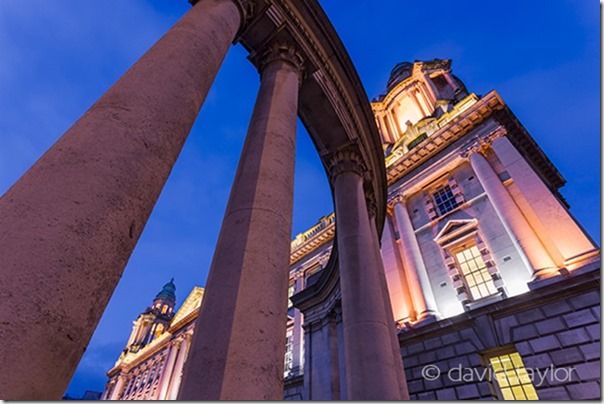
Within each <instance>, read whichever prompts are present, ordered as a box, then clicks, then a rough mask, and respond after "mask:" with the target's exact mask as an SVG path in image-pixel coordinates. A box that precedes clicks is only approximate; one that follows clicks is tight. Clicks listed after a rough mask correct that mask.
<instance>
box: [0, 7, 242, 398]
mask: <svg viewBox="0 0 604 404" xmlns="http://www.w3.org/2000/svg"><path fill="white" fill-rule="evenodd" d="M240 19H241V17H240V13H239V10H238V8H237V6H236V5H235V4H234V3H233V2H232V0H202V1H200V2H199V3H198V4H197V5H196V6H195V7H193V8H192V9H191V10H190V11H189V12H188V13H187V14H186V15H185V16H184V17H183V18H181V20H180V21H179V22H178V23H176V25H175V26H174V27H172V28H171V29H170V30H169V31H168V32H167V33H166V34H165V35H164V36H163V37H162V38H161V39H160V40H159V41H158V42H157V44H155V45H154V46H153V47H152V48H151V49H150V50H149V51H148V52H147V53H146V54H145V55H144V56H143V57H142V58H141V59H140V60H139V61H138V62H137V63H136V64H135V65H134V66H132V67H131V68H130V69H129V70H128V71H127V72H126V73H125V74H124V76H123V77H122V78H121V79H120V80H119V81H118V82H117V83H116V84H114V85H113V86H112V87H111V88H110V89H109V90H108V91H107V92H106V93H105V95H103V96H102V97H101V98H100V99H99V100H98V101H97V102H96V103H95V104H94V105H93V106H92V107H91V108H90V109H89V110H88V111H87V112H86V113H85V114H84V115H83V116H82V117H81V118H80V119H79V120H78V121H77V122H76V123H75V124H74V126H72V127H71V128H70V129H69V130H68V131H67V132H66V133H65V134H64V135H63V136H62V137H61V138H60V139H59V140H58V141H57V142H56V143H55V144H54V145H53V146H52V147H51V148H50V149H49V150H48V151H47V152H46V153H45V154H44V155H43V156H42V157H41V158H40V159H39V160H38V161H37V162H36V163H35V164H34V165H33V166H32V167H31V168H30V169H29V170H28V171H27V172H26V173H25V174H24V175H23V176H22V177H21V178H20V179H19V180H18V181H17V182H16V183H15V184H14V185H13V186H12V187H11V188H10V189H9V190H8V192H7V193H6V194H5V195H4V196H3V197H2V198H1V199H0V256H1V257H2V268H1V278H2V282H0V301H2V304H1V305H0V323H1V324H5V325H3V326H2V327H1V329H0V336H1V338H2V341H3V342H2V344H0V357H1V358H2V359H3V361H5V363H10V364H11V365H10V366H3V367H2V370H0V391H1V392H2V394H3V395H2V398H3V399H6V400H8V399H11V400H18V399H29V400H37V399H46V400H52V399H55V400H57V399H60V398H61V396H62V394H63V392H64V391H65V389H66V387H67V384H68V382H69V380H70V378H71V376H72V374H73V372H74V370H75V368H76V366H77V364H78V362H79V360H80V357H81V355H82V353H83V352H84V350H85V348H86V345H87V344H88V341H89V340H90V337H91V336H92V333H93V331H94V329H95V328H96V325H97V323H98V321H99V319H100V316H101V314H102V313H103V310H104V309H105V306H106V304H107V302H108V300H109V297H110V296H111V294H112V293H113V290H114V288H115V286H116V284H117V282H118V280H119V279H120V277H121V275H122V271H123V269H124V267H125V265H126V262H127V261H128V258H129V257H130V254H131V252H132V249H133V248H134V245H135V244H136V241H137V240H138V238H139V236H140V234H141V232H142V229H143V227H144V225H145V223H146V221H147V218H148V217H149V214H150V213H151V210H152V209H153V206H154V204H155V201H156V200H157V198H158V196H159V194H160V192H161V189H162V187H163V185H164V183H165V181H166V179H167V177H168V174H169V173H170V170H171V169H172V166H173V164H174V162H175V160H176V158H177V156H178V154H179V152H180V150H181V148H182V146H183V143H184V141H185V139H186V137H187V135H188V133H189V131H190V129H191V127H192V125H193V123H194V121H195V118H196V116H197V114H198V112H199V109H200V107H201V105H202V103H203V101H204V99H205V97H206V94H207V93H208V90H209V88H210V85H211V83H212V81H213V80H214V77H215V75H216V73H217V71H218V68H219V66H220V64H221V62H222V60H223V58H224V56H225V54H226V52H227V49H228V48H229V46H230V44H231V43H232V41H233V39H234V37H235V34H236V32H237V30H238V28H239V25H240ZM41 341H44V342H43V343H42V342H41Z"/></svg>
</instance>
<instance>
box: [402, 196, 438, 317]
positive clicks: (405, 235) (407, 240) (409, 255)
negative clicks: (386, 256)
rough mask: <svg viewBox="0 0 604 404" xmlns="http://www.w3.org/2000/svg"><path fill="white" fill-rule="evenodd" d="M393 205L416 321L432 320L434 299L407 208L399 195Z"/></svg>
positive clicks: (435, 313) (434, 305)
mask: <svg viewBox="0 0 604 404" xmlns="http://www.w3.org/2000/svg"><path fill="white" fill-rule="evenodd" d="M393 205H394V217H395V218H396V224H397V228H398V233H399V242H400V244H399V247H400V248H401V257H402V259H403V267H404V268H405V276H406V277H407V282H408V285H409V293H411V299H412V301H413V307H414V308H415V312H416V316H417V320H424V319H426V318H429V317H432V318H434V317H436V316H437V315H438V308H437V306H436V299H434V293H433V292H432V285H431V284H430V278H429V277H428V271H427V270H426V265H425V264H424V259H423V257H422V253H421V251H420V249H419V243H418V242H417V237H416V236H415V230H414V229H413V224H412V223H411V218H410V217H409V212H408V211H407V206H406V204H405V201H404V199H403V197H402V196H401V195H398V196H397V197H396V198H394V200H393Z"/></svg>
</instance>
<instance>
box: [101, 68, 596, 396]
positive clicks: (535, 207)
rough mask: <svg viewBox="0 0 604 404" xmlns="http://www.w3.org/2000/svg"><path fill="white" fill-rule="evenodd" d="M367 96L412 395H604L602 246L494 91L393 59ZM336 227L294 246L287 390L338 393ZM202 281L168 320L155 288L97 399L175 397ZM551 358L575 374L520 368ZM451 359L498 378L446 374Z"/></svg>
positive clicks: (386, 250)
mask: <svg viewBox="0 0 604 404" xmlns="http://www.w3.org/2000/svg"><path fill="white" fill-rule="evenodd" d="M372 107H373V111H374V114H375V119H376V122H377V124H378V128H379V129H380V133H381V136H382V143H383V148H384V153H385V156H386V172H387V179H388V184H389V188H388V195H389V205H388V208H389V211H388V216H387V219H386V225H385V227H384V231H383V234H382V239H381V252H382V258H383V262H384V266H385V270H386V278H387V279H386V280H387V284H388V291H389V295H390V302H391V307H392V313H393V317H394V320H395V321H396V322H397V324H398V327H399V334H398V336H399V342H400V347H401V354H402V357H403V363H404V366H405V373H406V379H407V386H408V390H409V393H410V397H411V398H412V399H448V400H455V399H478V398H492V399H536V398H539V399H582V398H585V399H588V398H599V395H600V393H599V382H600V374H599V363H600V362H599V360H600V323H599V321H600V320H599V314H600V310H599V304H600V294H599V290H600V283H599V280H600V261H599V249H598V247H597V246H596V245H595V244H594V242H593V241H592V240H591V239H590V238H589V237H588V236H587V235H586V234H585V232H584V231H583V230H582V229H581V227H580V225H579V224H578V223H576V221H575V220H574V218H573V217H572V216H571V215H570V213H569V211H568V206H567V204H566V202H565V201H564V199H563V197H562V195H561V194H560V192H559V189H560V187H561V186H562V185H563V184H564V182H565V180H564V178H563V177H562V176H561V174H560V173H559V172H558V171H557V169H556V168H555V167H554V165H553V164H552V162H551V161H549V159H548V158H547V157H546V156H545V154H544V153H543V151H542V150H541V149H540V148H539V146H538V145H537V144H536V143H535V141H534V140H533V139H532V137H531V136H530V135H529V134H528V132H527V131H526V129H525V128H524V127H523V126H522V125H521V124H520V122H519V121H518V120H517V118H516V117H515V116H514V114H513V113H512V112H511V111H510V109H509V108H508V106H507V105H506V104H505V103H504V101H503V100H502V99H501V97H500V96H499V94H497V93H496V92H495V91H491V92H489V93H487V94H486V95H483V96H478V95H477V94H474V93H471V92H468V90H467V89H466V87H465V86H464V84H463V83H462V82H461V81H460V80H459V79H458V78H457V77H455V76H454V75H453V74H452V72H451V62H450V61H449V60H433V61H428V62H414V63H400V64H398V65H397V66H395V68H394V69H393V71H392V74H391V77H390V79H389V81H388V83H387V89H386V92H385V93H384V94H383V95H381V96H379V97H377V98H376V99H375V100H374V101H373V102H372ZM334 234H335V218H334V216H333V215H328V216H326V217H323V218H321V220H320V221H319V223H317V224H316V225H315V226H313V227H312V228H311V229H309V230H308V231H306V232H304V233H302V234H299V235H298V236H296V238H295V239H294V240H293V241H292V244H291V257H290V264H291V266H290V286H289V291H288V292H289V293H288V294H289V296H290V297H291V301H290V306H289V309H288V318H287V322H288V330H287V335H286V355H285V380H286V384H285V386H286V391H285V397H286V398H288V399H346V398H347V397H346V393H345V392H346V386H345V380H346V378H345V377H344V372H345V368H346V366H345V363H346V358H345V357H344V350H343V343H342V341H343V323H342V308H341V302H340V300H341V293H340V287H339V279H338V273H337V271H336V270H333V267H330V266H328V265H326V264H327V262H328V260H329V256H330V251H331V248H332V240H333V238H334ZM202 293H203V292H202V290H201V289H195V290H194V291H193V292H192V295H190V296H189V298H187V300H186V301H185V303H184V304H183V307H182V308H181V309H180V310H179V311H178V312H177V313H176V315H175V316H174V318H173V319H172V320H170V319H169V316H168V317H165V316H164V317H162V315H165V314H166V313H163V314H162V313H161V312H160V313H159V314H158V313H157V312H156V311H157V309H158V307H161V305H160V306H157V303H156V302H157V300H156V301H154V304H153V305H152V306H151V307H150V308H149V309H148V310H147V311H146V312H145V313H143V314H142V315H141V316H140V317H139V319H138V320H137V321H136V322H135V327H134V330H133V332H132V335H131V337H130V340H129V341H128V346H127V348H126V350H125V351H124V353H123V354H122V356H121V357H120V359H119V360H118V362H117V363H116V366H115V367H114V368H113V369H112V370H110V372H109V376H110V382H109V384H108V386H109V387H108V389H107V391H106V392H105V395H104V398H128V399H143V398H151V399H154V398H160V399H161V398H173V397H175V394H176V392H175V389H177V388H178V387H177V386H178V384H175V385H169V383H170V381H168V382H165V380H173V379H174V380H179V377H180V373H179V372H180V371H181V369H182V361H184V359H185V357H186V352H187V351H186V349H184V348H181V350H180V351H179V352H182V354H180V355H179V354H177V353H175V352H173V351H175V349H174V348H173V347H172V348H170V349H169V351H168V345H170V344H172V343H173V341H175V340H178V339H179V338H184V340H185V341H186V336H187V335H188V333H190V332H192V330H191V327H192V323H193V320H194V318H195V316H196V310H195V308H196V307H198V305H199V301H200V298H201V295H202ZM193 295H194V296H195V297H192V296H193ZM160 296H161V294H160V295H158V298H159V297H160ZM191 299H193V300H194V301H195V303H194V304H193V303H191V302H192V301H193V300H191ZM195 299H196V300H195ZM292 302H293V303H292ZM162 304H163V303H162ZM359 304H362V302H359ZM168 307H169V312H168V313H167V314H170V313H171V312H172V310H173V309H174V302H173V300H171V303H170V304H169V305H168ZM183 310H184V313H183V314H182V315H181V312H183ZM179 316H180V317H179ZM143 324H144V327H147V328H144V330H147V331H144V332H143V331H142V330H143V328H141V327H143ZM153 327H155V328H153ZM141 338H143V339H141ZM145 338H147V339H145ZM141 343H142V345H141ZM145 344H147V345H145ZM171 346H173V345H171ZM168 352H169V353H168ZM175 358H180V360H181V362H180V365H179V367H178V369H177V370H173V368H174V361H176V362H177V363H178V361H179V359H175ZM164 364H167V365H166V369H168V370H169V373H170V375H168V376H164V375H163V373H165V372H164V371H163V367H164V366H165V365H164ZM426 366H434V367H435V368H436V369H438V370H437V371H438V372H439V376H438V377H432V376H433V375H431V374H428V375H426V374H425V373H424V374H422V370H423V369H426ZM551 366H553V367H555V368H564V369H571V368H572V369H574V371H573V374H572V377H569V378H568V379H565V380H557V381H554V380H551V379H547V380H541V381H539V383H537V382H536V381H535V380H533V381H530V380H528V378H527V377H526V374H527V371H533V370H536V369H541V370H545V369H548V368H550V367H551ZM143 367H147V368H148V369H143ZM459 367H461V368H463V369H474V370H476V371H478V372H480V371H481V370H482V369H486V368H492V369H493V370H494V372H495V377H494V378H493V379H492V380H482V379H481V380H478V378H476V377H474V378H472V380H469V379H466V380H461V381H457V380H451V378H450V377H445V376H446V375H448V374H449V371H450V370H451V369H456V368H459ZM153 369H155V370H153ZM145 372H146V373H145ZM158 372H159V373H158ZM151 375H153V376H151ZM136 376H138V378H139V381H137V380H136ZM170 377H172V379H170ZM120 378H121V379H120ZM166 383H168V385H167V384H166ZM129 386H134V387H132V388H131V389H130V390H129ZM118 387H119V388H118ZM132 389H134V390H132ZM162 389H167V391H164V390H162Z"/></svg>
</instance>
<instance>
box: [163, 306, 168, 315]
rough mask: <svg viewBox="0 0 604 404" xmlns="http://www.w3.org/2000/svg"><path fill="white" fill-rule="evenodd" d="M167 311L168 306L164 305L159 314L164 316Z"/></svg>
mask: <svg viewBox="0 0 604 404" xmlns="http://www.w3.org/2000/svg"><path fill="white" fill-rule="evenodd" d="M167 311H168V305H167V304H164V307H162V308H161V314H166V312H167Z"/></svg>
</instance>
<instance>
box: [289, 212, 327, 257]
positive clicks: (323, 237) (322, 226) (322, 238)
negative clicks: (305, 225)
mask: <svg viewBox="0 0 604 404" xmlns="http://www.w3.org/2000/svg"><path fill="white" fill-rule="evenodd" d="M334 234H335V214H333V213H331V214H329V215H327V216H324V217H322V218H321V219H320V220H319V222H318V223H317V224H316V225H314V226H313V227H311V228H310V229H308V230H306V231H305V232H303V233H299V234H297V235H296V237H295V238H294V239H293V240H292V242H291V253H290V265H292V264H294V263H295V262H297V261H298V260H300V259H302V258H303V257H305V256H306V255H307V254H310V253H311V252H312V251H314V250H315V249H317V248H318V247H320V246H321V245H323V244H324V243H326V242H328V241H331V240H332V239H333V236H334Z"/></svg>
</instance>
